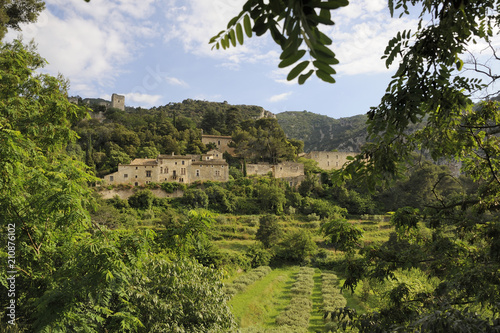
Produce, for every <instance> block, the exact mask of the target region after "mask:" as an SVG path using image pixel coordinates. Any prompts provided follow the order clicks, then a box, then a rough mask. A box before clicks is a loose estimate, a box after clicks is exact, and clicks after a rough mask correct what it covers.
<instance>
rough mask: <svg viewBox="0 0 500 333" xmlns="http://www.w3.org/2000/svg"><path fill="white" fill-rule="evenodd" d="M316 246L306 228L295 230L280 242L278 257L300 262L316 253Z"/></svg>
mask: <svg viewBox="0 0 500 333" xmlns="http://www.w3.org/2000/svg"><path fill="white" fill-rule="evenodd" d="M317 250H318V246H317V245H316V243H315V242H314V240H313V239H312V235H311V233H310V232H309V231H307V230H297V231H295V232H292V233H291V234H289V235H287V236H286V238H285V239H284V240H283V241H282V242H280V244H279V248H278V253H277V255H278V257H279V258H281V259H283V260H285V261H289V262H295V263H301V262H303V261H305V260H306V259H309V258H310V257H311V256H313V255H315V254H316V251H317Z"/></svg>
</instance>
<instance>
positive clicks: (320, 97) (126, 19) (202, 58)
mask: <svg viewBox="0 0 500 333" xmlns="http://www.w3.org/2000/svg"><path fill="white" fill-rule="evenodd" d="M244 2H245V1H242V0H142V1H136V0H91V2H90V3H86V2H84V1H83V0H71V1H68V0H47V1H46V3H47V9H46V10H45V11H44V12H43V13H42V14H41V15H40V18H39V20H38V22H37V23H35V24H31V25H28V26H24V27H23V30H22V33H23V38H24V40H25V41H28V40H30V39H34V40H35V42H36V43H37V44H38V51H39V52H40V54H41V55H42V56H43V57H45V58H46V59H47V61H48V62H49V64H48V65H47V67H46V68H45V71H46V72H49V73H51V74H57V73H61V74H63V75H64V76H65V77H66V78H67V79H69V80H70V83H71V84H70V87H71V88H70V95H73V96H75V95H79V96H81V97H83V98H86V97H101V98H105V99H108V100H109V99H110V98H111V94H112V93H118V94H122V95H125V97H126V99H125V103H126V105H129V106H142V107H145V108H149V107H152V106H159V105H165V104H168V103H169V102H181V101H182V100H184V99H187V98H191V99H200V100H207V101H215V102H222V101H227V102H228V103H230V104H248V105H259V106H262V107H264V108H265V109H266V110H269V111H271V112H273V113H279V112H283V111H303V110H307V111H311V112H314V113H318V114H323V115H327V116H330V117H333V118H341V117H348V116H352V115H357V114H363V113H366V112H367V111H368V110H369V108H370V107H371V106H376V105H377V104H378V102H379V101H380V98H381V96H382V95H383V93H384V91H385V88H386V86H387V83H388V82H389V80H390V76H391V73H393V72H394V68H391V69H389V70H388V69H386V68H385V64H384V61H383V60H381V59H380V58H381V56H382V55H383V51H384V49H385V47H386V45H387V41H388V40H389V39H390V38H391V37H393V36H394V35H395V34H396V33H397V31H400V30H404V29H409V28H412V27H415V26H416V20H415V19H411V18H403V19H398V18H394V19H392V18H390V16H389V11H388V9H387V0H352V1H351V3H350V5H349V6H348V7H346V8H342V9H340V10H336V11H333V12H332V19H333V20H334V21H335V22H336V25H335V26H334V27H332V28H328V29H327V30H326V33H327V34H328V35H329V36H330V37H331V38H332V39H333V41H334V45H333V50H334V52H335V53H336V54H337V57H338V59H339V60H340V64H339V65H337V66H336V67H335V69H336V71H337V73H338V74H337V75H336V76H335V79H336V81H337V83H335V84H333V85H332V84H328V83H325V82H322V81H320V80H318V79H316V78H314V77H313V78H311V79H309V80H308V81H307V82H306V83H305V84H304V85H298V84H297V83H296V82H287V81H286V79H285V77H286V75H287V73H288V72H287V69H285V70H281V69H278V66H277V64H278V62H279V54H280V52H279V47H278V46H276V45H275V44H274V43H273V42H272V40H271V39H270V38H269V37H268V36H266V37H255V36H254V37H252V38H251V39H245V43H244V45H243V46H238V47H236V48H231V49H229V50H224V51H223V50H211V46H210V45H209V44H208V41H209V39H210V37H212V36H213V35H216V34H217V33H218V32H219V31H220V30H222V29H224V28H225V27H226V24H227V22H228V21H229V20H230V19H231V18H232V17H233V16H235V15H237V14H238V13H239V11H240V10H241V7H242V5H243V3H244ZM18 34H19V33H18V32H11V33H10V34H9V36H10V38H13V37H15V36H17V35H18Z"/></svg>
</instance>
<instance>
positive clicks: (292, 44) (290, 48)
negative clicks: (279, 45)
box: [280, 37, 303, 60]
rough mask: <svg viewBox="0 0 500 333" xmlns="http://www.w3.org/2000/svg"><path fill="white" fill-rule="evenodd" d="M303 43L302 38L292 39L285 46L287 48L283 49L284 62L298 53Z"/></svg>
mask: <svg viewBox="0 0 500 333" xmlns="http://www.w3.org/2000/svg"><path fill="white" fill-rule="evenodd" d="M302 41H303V39H302V38H295V37H290V38H289V39H288V42H287V43H286V44H285V45H284V47H285V48H284V49H283V52H281V55H280V59H281V60H283V59H285V58H288V57H289V56H291V55H292V54H294V53H296V52H297V50H298V49H299V47H300V45H301V44H302Z"/></svg>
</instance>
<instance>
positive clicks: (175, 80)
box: [165, 77, 189, 88]
mask: <svg viewBox="0 0 500 333" xmlns="http://www.w3.org/2000/svg"><path fill="white" fill-rule="evenodd" d="M165 80H166V81H167V83H168V84H171V85H173V86H179V87H184V88H187V87H189V84H187V83H186V82H184V81H183V80H181V79H178V78H176V77H166V78H165Z"/></svg>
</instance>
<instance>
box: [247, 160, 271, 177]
mask: <svg viewBox="0 0 500 333" xmlns="http://www.w3.org/2000/svg"><path fill="white" fill-rule="evenodd" d="M246 168H247V176H253V175H254V176H265V175H267V174H268V173H269V172H271V173H273V166H272V165H271V164H269V163H258V164H247V165H246Z"/></svg>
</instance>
